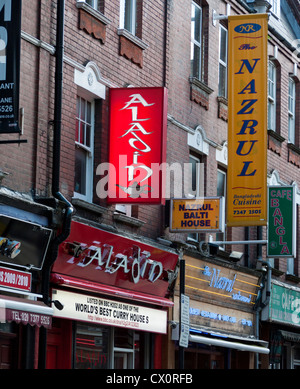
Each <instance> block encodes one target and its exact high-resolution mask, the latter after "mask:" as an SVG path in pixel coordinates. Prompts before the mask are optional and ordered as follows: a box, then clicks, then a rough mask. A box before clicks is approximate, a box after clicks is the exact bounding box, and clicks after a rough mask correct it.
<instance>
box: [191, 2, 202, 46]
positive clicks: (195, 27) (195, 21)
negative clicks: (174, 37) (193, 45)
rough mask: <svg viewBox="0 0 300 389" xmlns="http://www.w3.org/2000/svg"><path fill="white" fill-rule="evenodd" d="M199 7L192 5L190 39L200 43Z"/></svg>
mask: <svg viewBox="0 0 300 389" xmlns="http://www.w3.org/2000/svg"><path fill="white" fill-rule="evenodd" d="M201 11H202V10H201V8H199V7H197V6H196V5H194V4H193V5H192V39H193V40H195V41H197V42H199V43H201V24H202V23H201V17H202V15H201V13H202V12H201Z"/></svg>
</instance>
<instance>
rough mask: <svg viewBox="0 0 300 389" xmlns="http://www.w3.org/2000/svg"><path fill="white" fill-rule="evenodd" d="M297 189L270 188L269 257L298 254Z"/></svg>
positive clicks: (290, 187)
mask: <svg viewBox="0 0 300 389" xmlns="http://www.w3.org/2000/svg"><path fill="white" fill-rule="evenodd" d="M295 224H296V202H295V187H294V186H288V187H282V186H270V187H269V219H268V252H267V255H268V257H272V258H274V257H294V256H295V253H296V236H295V231H296V225H295Z"/></svg>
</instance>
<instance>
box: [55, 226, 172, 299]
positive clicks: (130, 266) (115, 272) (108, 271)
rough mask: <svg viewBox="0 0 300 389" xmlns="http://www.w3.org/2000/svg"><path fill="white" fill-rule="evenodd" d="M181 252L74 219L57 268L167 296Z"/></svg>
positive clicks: (73, 273) (56, 271) (70, 273)
mask: <svg viewBox="0 0 300 389" xmlns="http://www.w3.org/2000/svg"><path fill="white" fill-rule="evenodd" d="M177 261H178V255H177V254H175V253H172V252H169V251H165V250H161V249H160V248H157V247H153V246H150V245H147V244H144V243H141V242H138V241H136V240H131V239H129V238H125V237H122V236H120V235H116V234H112V233H110V232H107V231H104V230H100V229H98V228H94V227H91V226H88V225H85V224H82V223H79V222H75V221H72V224H71V232H70V235H69V237H68V239H67V240H66V241H65V242H63V243H62V244H61V245H60V247H59V254H58V258H57V259H56V261H55V263H54V266H53V272H54V273H58V274H64V275H68V276H71V277H75V278H79V279H83V280H88V281H92V282H96V283H101V284H106V285H112V286H115V287H119V288H125V289H127V290H133V291H138V292H143V293H149V294H151V295H156V296H160V297H165V295H166V293H167V291H168V287H169V281H168V279H169V274H170V273H172V272H174V270H175V267H176V264H177Z"/></svg>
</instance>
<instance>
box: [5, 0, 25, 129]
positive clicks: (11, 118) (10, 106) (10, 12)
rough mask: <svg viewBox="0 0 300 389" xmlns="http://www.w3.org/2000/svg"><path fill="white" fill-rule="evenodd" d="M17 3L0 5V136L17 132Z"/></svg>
mask: <svg viewBox="0 0 300 389" xmlns="http://www.w3.org/2000/svg"><path fill="white" fill-rule="evenodd" d="M20 44H21V0H2V1H0V134H7V133H16V132H20V128H19V83H20Z"/></svg>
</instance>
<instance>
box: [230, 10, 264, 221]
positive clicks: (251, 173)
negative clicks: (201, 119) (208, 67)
mask: <svg viewBox="0 0 300 389" xmlns="http://www.w3.org/2000/svg"><path fill="white" fill-rule="evenodd" d="M228 28H229V41H228V58H229V62H228V181H227V225H228V226H251V225H266V224H267V34H268V15H267V14H253V15H252V14H251V15H236V16H229V17H228Z"/></svg>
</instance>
